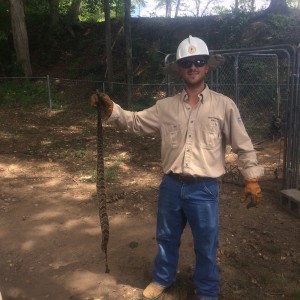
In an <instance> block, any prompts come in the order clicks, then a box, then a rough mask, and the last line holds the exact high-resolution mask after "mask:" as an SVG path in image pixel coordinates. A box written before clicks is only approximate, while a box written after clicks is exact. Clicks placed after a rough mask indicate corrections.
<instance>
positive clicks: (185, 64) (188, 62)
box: [179, 60, 193, 69]
mask: <svg viewBox="0 0 300 300" xmlns="http://www.w3.org/2000/svg"><path fill="white" fill-rule="evenodd" d="M179 65H180V67H182V68H184V69H188V68H190V67H191V66H192V65H193V62H192V61H191V60H183V61H181V62H179Z"/></svg>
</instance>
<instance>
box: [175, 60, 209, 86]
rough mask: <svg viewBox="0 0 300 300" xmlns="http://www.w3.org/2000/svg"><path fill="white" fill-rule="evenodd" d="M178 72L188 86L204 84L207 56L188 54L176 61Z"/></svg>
mask: <svg viewBox="0 0 300 300" xmlns="http://www.w3.org/2000/svg"><path fill="white" fill-rule="evenodd" d="M178 69H179V73H180V75H181V77H182V79H183V81H184V82H185V84H186V85H187V86H188V87H198V86H201V85H202V84H204V78H205V75H206V73H207V71H208V65H207V58H205V57H204V56H190V57H187V58H183V59H181V60H179V61H178Z"/></svg>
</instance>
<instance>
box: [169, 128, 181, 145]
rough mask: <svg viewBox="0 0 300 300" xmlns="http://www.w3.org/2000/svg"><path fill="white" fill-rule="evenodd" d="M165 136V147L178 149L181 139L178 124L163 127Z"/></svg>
mask: <svg viewBox="0 0 300 300" xmlns="http://www.w3.org/2000/svg"><path fill="white" fill-rule="evenodd" d="M165 130H166V132H165V134H166V138H167V146H169V147H170V148H178V146H179V143H180V139H181V129H180V125H179V124H167V125H165Z"/></svg>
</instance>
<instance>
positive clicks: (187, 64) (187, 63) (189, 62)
mask: <svg viewBox="0 0 300 300" xmlns="http://www.w3.org/2000/svg"><path fill="white" fill-rule="evenodd" d="M178 64H179V65H180V67H182V68H184V69H188V68H190V67H191V66H192V65H193V64H194V65H195V66H196V67H203V66H204V65H205V64H206V62H205V60H203V59H198V60H195V61H192V60H183V61H180V62H178Z"/></svg>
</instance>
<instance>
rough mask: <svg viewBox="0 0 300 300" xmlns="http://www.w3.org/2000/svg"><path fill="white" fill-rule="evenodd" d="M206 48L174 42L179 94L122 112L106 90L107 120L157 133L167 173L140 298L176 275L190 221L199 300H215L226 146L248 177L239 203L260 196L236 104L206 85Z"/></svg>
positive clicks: (257, 170) (258, 171)
mask: <svg viewBox="0 0 300 300" xmlns="http://www.w3.org/2000/svg"><path fill="white" fill-rule="evenodd" d="M208 59H209V51H208V48H207V46H206V44H205V43H204V41H202V40H201V39H199V38H196V37H192V36H189V37H188V38H187V39H185V40H183V41H182V42H181V43H180V45H179V46H178V49H177V53H176V61H177V67H178V72H179V74H180V76H181V77H182V79H183V82H184V85H185V87H184V89H183V91H182V92H181V93H179V94H177V95H175V96H173V97H169V98H165V99H162V100H159V101H157V102H156V104H155V105H154V106H153V107H151V108H149V109H146V110H144V111H141V112H130V111H125V110H123V109H122V108H121V107H120V106H119V105H117V104H115V103H113V102H112V100H111V99H110V98H109V97H108V96H107V95H105V94H100V95H98V96H97V95H93V96H92V105H94V106H95V105H96V103H97V101H99V100H100V101H101V102H102V104H103V107H104V111H105V114H106V117H107V118H108V122H109V123H114V124H116V125H117V126H119V127H121V128H124V129H126V130H127V131H129V132H131V133H135V134H151V133H154V132H159V133H160V135H161V157H162V167H163V171H164V176H163V179H162V182H161V185H160V189H159V199H158V213H157V233H156V239H157V243H158V253H157V255H156V258H155V261H154V269H153V280H152V282H151V283H150V284H149V285H148V286H147V287H146V289H145V290H144V291H143V297H144V298H145V299H158V298H159V297H160V295H161V294H162V293H163V291H164V290H165V289H166V288H167V287H169V286H170V285H171V284H172V283H173V282H174V281H175V276H176V269H177V263H178V258H179V257H178V256H179V245H180V237H181V234H182V232H183V229H184V227H185V225H186V223H187V222H189V225H190V227H191V230H192V234H193V239H194V251H195V255H196V266H195V272H194V275H193V280H194V283H195V287H196V291H195V297H196V299H199V300H200V299H201V300H215V299H217V297H218V294H219V270H218V265H217V262H216V254H217V247H218V230H219V229H218V227H219V223H218V180H217V178H218V177H220V176H222V175H223V174H224V172H225V169H224V164H225V148H226V145H227V144H230V145H231V147H232V150H233V151H234V152H235V153H237V154H238V157H239V160H240V162H241V164H242V166H243V169H242V174H243V176H244V178H245V181H246V187H245V190H244V194H243V195H242V197H241V201H242V202H244V201H245V200H246V198H247V196H249V195H250V196H251V198H252V200H251V201H252V202H251V205H252V206H256V205H257V204H258V203H259V202H260V200H261V189H260V187H259V184H258V179H259V178H260V177H261V176H262V175H263V168H262V167H260V166H258V163H257V159H256V153H255V150H254V148H253V145H252V143H251V140H250V138H249V136H248V134H247V132H246V130H245V127H244V125H243V122H242V120H241V117H240V114H239V111H238V109H237V107H236V105H235V104H234V102H233V101H232V100H231V99H229V98H228V97H225V96H224V95H222V94H219V93H216V92H213V91H211V90H210V89H209V87H208V86H207V85H206V84H205V82H204V78H205V75H206V73H207V72H208V70H209V66H208V64H207V62H208Z"/></svg>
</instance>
